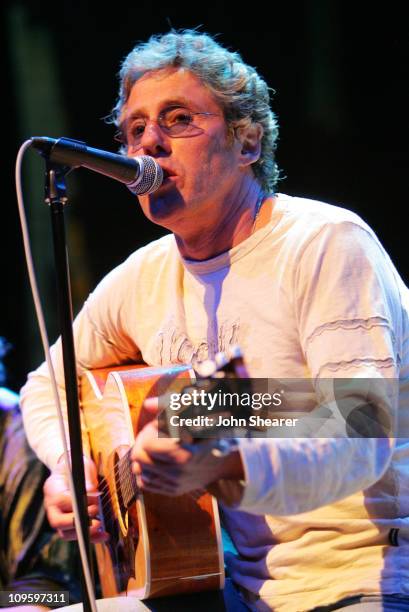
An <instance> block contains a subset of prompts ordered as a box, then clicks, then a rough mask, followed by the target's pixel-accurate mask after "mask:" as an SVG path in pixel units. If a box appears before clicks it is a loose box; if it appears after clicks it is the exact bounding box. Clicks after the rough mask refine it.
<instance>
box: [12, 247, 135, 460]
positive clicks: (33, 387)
mask: <svg viewBox="0 0 409 612" xmlns="http://www.w3.org/2000/svg"><path fill="white" fill-rule="evenodd" d="M136 267H137V266H136V264H135V261H134V259H133V258H130V259H128V260H127V261H126V262H124V263H123V264H122V265H121V266H118V268H116V269H115V270H113V271H112V272H111V273H110V274H108V275H107V276H106V277H105V278H104V279H103V280H102V281H101V283H100V284H99V285H98V287H97V288H96V289H95V291H94V292H93V293H92V294H91V295H90V297H89V298H88V300H87V301H86V302H85V304H84V307H83V308H82V310H81V312H80V313H79V315H78V316H77V317H76V319H75V321H74V325H73V332H74V344H75V353H76V361H77V375H78V377H80V376H81V374H82V373H83V372H84V370H86V369H93V368H103V367H108V366H110V365H118V364H120V363H127V362H130V361H134V362H135V361H137V360H138V359H140V352H139V350H138V345H137V339H136V332H135V333H131V332H130V330H136V329H137V325H136V321H135V294H136V291H137V278H136V276H137V271H136V269H135V268H136ZM133 281H134V282H133ZM51 358H52V363H53V367H54V370H55V374H56V380H57V386H58V391H59V396H60V400H61V404H62V409H63V414H64V420H65V421H66V420H67V417H66V412H67V410H66V401H65V384H64V370H63V359H62V350H61V339H58V340H57V342H56V343H55V344H54V346H52V348H51ZM21 407H22V413H23V420H24V427H25V429H26V434H27V438H28V440H29V443H30V445H31V447H32V448H33V450H34V451H35V452H36V454H37V455H38V457H39V458H40V459H41V460H42V461H43V462H44V463H45V464H46V465H47V466H48V467H49V468H50V469H52V468H53V467H55V465H56V463H57V461H58V459H59V457H60V456H61V455H62V454H63V451H64V447H63V443H62V440H61V434H60V428H59V422H58V417H57V411H56V406H55V402H54V398H53V394H52V388H51V382H50V374H49V371H48V366H47V364H46V363H45V362H44V363H43V364H42V365H41V366H40V367H39V368H38V369H37V370H35V371H34V372H31V373H30V374H29V376H28V380H27V382H26V384H25V386H24V387H23V388H22V390H21ZM82 434H83V435H82V438H83V446H84V452H85V453H86V454H88V453H89V444H88V436H87V433H86V428H85V425H84V423H83V422H82Z"/></svg>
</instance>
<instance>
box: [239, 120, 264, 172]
mask: <svg viewBox="0 0 409 612" xmlns="http://www.w3.org/2000/svg"><path fill="white" fill-rule="evenodd" d="M237 137H238V139H239V141H240V143H241V151H240V160H241V163H242V165H243V166H249V165H250V164H254V163H255V162H256V161H257V160H258V159H259V157H260V153H261V139H262V137H263V127H262V126H261V125H260V124H259V123H252V124H251V125H249V126H248V127H243V128H239V130H238V134H237Z"/></svg>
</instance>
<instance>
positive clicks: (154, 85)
mask: <svg viewBox="0 0 409 612" xmlns="http://www.w3.org/2000/svg"><path fill="white" fill-rule="evenodd" d="M178 108H180V109H181V112H182V113H183V109H186V110H187V111H190V112H191V113H199V114H198V115H193V116H192V119H193V121H194V124H195V126H197V129H194V130H192V132H189V133H188V134H186V136H185V135H183V134H182V135H178V136H177V137H172V135H171V134H169V133H168V132H167V130H164V129H162V128H161V127H160V126H159V125H158V123H157V120H158V117H167V116H168V113H169V112H170V113H173V110H172V109H176V113H177V112H178V111H177V109H178ZM169 109H170V111H169ZM200 113H209V115H207V114H203V115H201V114H200ZM210 113H211V114H210ZM172 116H173V115H172ZM176 116H177V117H179V115H176ZM180 116H181V117H183V114H182V115H180ZM145 122H146V123H145ZM122 125H123V126H124V132H125V135H127V136H128V138H129V142H130V141H131V139H132V134H139V135H140V136H139V137H138V144H137V146H135V147H134V148H133V149H132V148H131V147H130V146H129V147H128V155H132V156H134V155H150V156H152V157H153V158H155V160H156V161H157V162H158V163H159V164H160V165H161V166H162V168H163V169H164V171H165V180H164V182H163V184H162V186H161V187H160V188H159V189H158V190H157V191H156V192H155V193H153V194H150V195H146V196H140V197H139V201H140V203H141V206H142V209H143V211H144V213H145V215H146V216H147V217H148V218H149V219H151V220H152V221H153V222H155V223H158V224H160V225H163V226H164V227H167V228H168V229H170V230H172V231H176V233H177V230H178V229H180V228H181V227H182V226H183V227H185V226H186V224H188V223H190V224H192V223H195V224H196V225H197V224H198V223H200V221H201V215H202V214H204V215H210V216H213V215H214V216H215V218H217V215H218V214H219V209H220V207H221V206H222V204H223V201H224V200H225V199H226V198H231V197H234V193H235V192H236V191H237V189H238V184H239V183H240V179H241V176H242V173H243V172H242V170H240V167H239V152H240V150H241V145H240V143H239V142H238V141H237V139H235V140H234V142H233V143H232V142H231V140H229V139H228V133H227V127H226V123H225V120H224V117H223V113H222V110H221V109H220V107H219V105H218V103H217V102H216V101H215V99H214V98H213V96H212V94H211V93H210V91H209V90H208V89H207V88H206V86H205V85H203V83H202V82H201V81H200V80H199V79H198V78H197V77H195V76H194V75H193V74H192V73H190V72H188V71H185V70H182V69H167V70H160V71H157V72H152V73H148V74H146V75H145V76H144V77H142V78H141V79H140V80H139V81H137V82H136V83H135V85H134V86H133V88H132V90H131V93H130V96H129V99H128V101H127V104H126V110H125V113H124V117H123V123H122ZM139 138H140V140H139ZM198 213H200V215H199V216H198ZM202 219H203V218H202ZM181 224H182V225H181Z"/></svg>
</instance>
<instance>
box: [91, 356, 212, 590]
mask: <svg viewBox="0 0 409 612" xmlns="http://www.w3.org/2000/svg"><path fill="white" fill-rule="evenodd" d="M195 378H196V377H195V372H194V371H193V369H192V368H191V367H190V366H173V367H169V368H153V367H146V366H121V367H117V368H106V369H100V370H94V371H88V372H86V373H85V374H84V376H83V377H82V381H81V387H80V388H81V403H82V409H83V412H84V417H85V423H86V426H87V429H88V432H89V438H90V443H91V449H92V455H93V459H94V461H95V464H96V466H97V470H98V478H99V485H100V492H101V496H100V500H101V514H102V517H101V518H102V521H103V524H104V528H105V530H106V531H107V532H108V533H109V534H110V539H109V541H108V542H106V543H102V544H97V545H96V557H97V564H98V569H99V574H100V581H101V586H102V592H103V596H104V597H115V596H118V595H124V594H126V595H128V596H134V597H138V598H140V599H145V598H148V597H160V596H167V595H174V594H183V593H192V592H198V591H205V590H212V589H222V588H223V586H224V563H223V547H222V541H221V530H220V523H219V515H218V508H217V503H216V500H215V499H214V498H213V497H212V496H211V495H210V494H209V493H206V492H205V493H203V494H200V495H198V496H197V498H196V497H195V496H192V495H182V496H179V497H167V496H164V495H159V494H154V493H148V492H144V493H143V494H142V493H141V492H140V491H138V487H137V483H136V479H135V476H134V474H133V473H132V471H131V462H130V448H131V447H132V445H133V442H134V439H135V436H136V435H137V433H138V432H139V431H140V430H141V429H142V427H143V426H144V425H145V424H146V423H147V422H148V420H149V417H148V416H147V415H146V414H145V413H144V409H143V401H144V400H145V398H147V397H154V396H159V395H162V394H164V393H166V392H168V391H169V390H170V389H171V390H172V391H173V392H175V391H176V392H177V391H180V390H182V389H183V388H185V387H186V385H192V384H194V383H195Z"/></svg>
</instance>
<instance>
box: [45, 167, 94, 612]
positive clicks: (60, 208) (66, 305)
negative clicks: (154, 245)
mask: <svg viewBox="0 0 409 612" xmlns="http://www.w3.org/2000/svg"><path fill="white" fill-rule="evenodd" d="M70 170H71V168H69V167H67V166H60V165H57V164H52V163H50V162H49V161H48V160H46V174H45V202H46V204H48V205H49V207H50V213H51V224H52V234H53V245H54V258H55V267H56V284H57V300H58V313H59V320H60V331H61V340H62V351H63V361H64V378H65V392H66V397H67V410H68V426H69V437H70V449H71V470H72V474H73V482H74V489H75V496H76V499H77V504H78V508H79V515H80V524H81V530H82V534H83V538H84V543H85V549H86V553H87V558H88V565H89V567H90V568H92V562H91V543H90V538H89V520H88V511H87V496H86V489H85V475H84V463H83V447H82V437H81V420H80V408H79V399H78V383H77V368H76V361H75V349H74V336H73V332H72V319H73V317H72V300H71V287H70V276H69V265H68V254H67V246H66V237H65V225H64V206H65V205H66V204H67V202H68V198H67V196H66V182H65V176H66V175H67V174H68V172H69V171H70ZM67 467H68V468H69V466H67ZM81 570H82V571H81V579H82V581H81V586H82V595H83V603H84V612H91V603H90V599H89V594H88V590H87V588H86V584H85V575H84V570H83V568H82V564H81ZM91 572H92V570H91Z"/></svg>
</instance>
